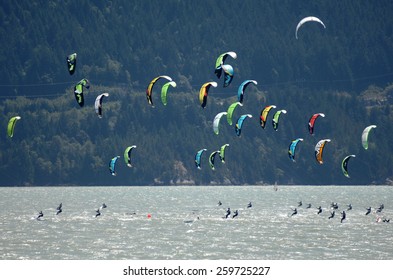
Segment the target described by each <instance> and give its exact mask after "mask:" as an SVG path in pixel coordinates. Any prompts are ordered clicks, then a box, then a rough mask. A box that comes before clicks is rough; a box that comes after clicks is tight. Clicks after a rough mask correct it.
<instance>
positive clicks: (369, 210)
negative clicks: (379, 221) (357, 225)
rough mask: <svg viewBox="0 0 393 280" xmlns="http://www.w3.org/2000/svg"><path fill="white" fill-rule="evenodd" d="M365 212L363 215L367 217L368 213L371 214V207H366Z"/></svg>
mask: <svg viewBox="0 0 393 280" xmlns="http://www.w3.org/2000/svg"><path fill="white" fill-rule="evenodd" d="M366 210H367V212H366V214H365V215H368V214H370V213H371V207H368V208H366Z"/></svg>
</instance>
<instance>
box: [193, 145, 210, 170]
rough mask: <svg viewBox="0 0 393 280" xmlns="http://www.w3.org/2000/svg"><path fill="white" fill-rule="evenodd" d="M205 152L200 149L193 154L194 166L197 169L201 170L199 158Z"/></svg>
mask: <svg viewBox="0 0 393 280" xmlns="http://www.w3.org/2000/svg"><path fill="white" fill-rule="evenodd" d="M205 151H207V150H206V149H202V150H199V151H198V152H197V153H196V154H195V166H196V167H197V168H198V169H201V157H202V154H203V152H205Z"/></svg>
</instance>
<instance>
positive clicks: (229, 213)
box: [225, 207, 231, 219]
mask: <svg viewBox="0 0 393 280" xmlns="http://www.w3.org/2000/svg"><path fill="white" fill-rule="evenodd" d="M230 215H231V208H229V207H228V209H227V214H226V216H225V219H228V217H229V216H230Z"/></svg>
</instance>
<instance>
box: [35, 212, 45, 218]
mask: <svg viewBox="0 0 393 280" xmlns="http://www.w3.org/2000/svg"><path fill="white" fill-rule="evenodd" d="M41 217H44V213H42V211H40V212H39V213H38V216H37V218H36V219H37V220H39V219H40V218H41Z"/></svg>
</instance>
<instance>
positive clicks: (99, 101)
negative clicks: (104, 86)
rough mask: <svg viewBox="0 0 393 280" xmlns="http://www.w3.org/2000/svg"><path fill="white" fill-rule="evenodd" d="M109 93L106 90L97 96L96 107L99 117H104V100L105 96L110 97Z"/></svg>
mask: <svg viewBox="0 0 393 280" xmlns="http://www.w3.org/2000/svg"><path fill="white" fill-rule="evenodd" d="M108 96H109V93H107V92H104V93H102V94H100V95H98V96H97V98H96V101H95V102H94V109H95V111H96V114H97V116H98V117H99V118H102V100H103V99H104V97H108Z"/></svg>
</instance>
